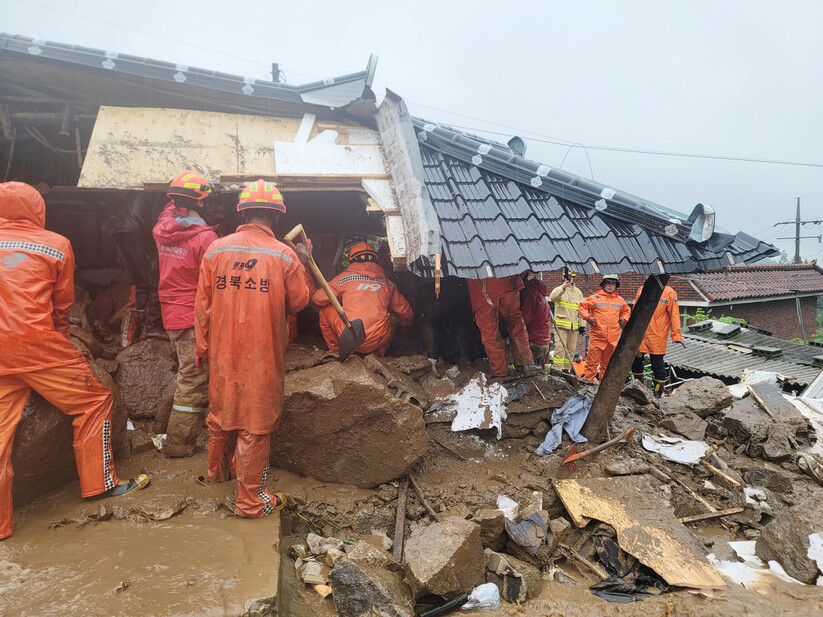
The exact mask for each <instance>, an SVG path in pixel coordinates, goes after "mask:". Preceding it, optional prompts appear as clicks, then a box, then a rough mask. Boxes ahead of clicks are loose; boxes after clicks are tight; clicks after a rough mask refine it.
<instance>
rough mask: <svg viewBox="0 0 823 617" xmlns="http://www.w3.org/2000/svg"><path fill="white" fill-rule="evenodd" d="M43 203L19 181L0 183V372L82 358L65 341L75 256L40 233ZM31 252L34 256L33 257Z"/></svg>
mask: <svg viewBox="0 0 823 617" xmlns="http://www.w3.org/2000/svg"><path fill="white" fill-rule="evenodd" d="M45 224H46V205H45V203H44V202H43V198H42V197H41V196H40V194H39V193H38V192H37V191H36V190H35V189H33V188H32V187H30V186H29V185H27V184H24V183H22V182H6V183H4V184H2V185H0V278H2V281H3V284H2V285H0V350H2V352H0V374H3V375H12V374H17V373H28V372H31V371H38V370H41V369H46V368H52V367H56V366H67V365H69V364H72V363H74V362H76V361H78V360H82V358H83V356H82V354H81V353H80V350H79V349H78V348H77V347H75V346H74V345H72V344H71V343H70V342H69V337H70V336H71V333H70V331H69V311H70V310H71V305H72V303H73V302H74V253H73V252H72V249H71V243H70V242H69V241H68V239H66V238H64V237H63V236H61V235H59V234H56V233H54V232H52V231H47V230H46V229H44V227H45ZM32 253H36V256H37V258H36V259H35V258H34V257H33V256H32Z"/></svg>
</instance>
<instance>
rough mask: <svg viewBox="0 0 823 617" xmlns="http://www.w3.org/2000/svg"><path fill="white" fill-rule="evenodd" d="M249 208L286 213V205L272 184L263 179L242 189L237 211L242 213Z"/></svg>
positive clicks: (278, 190)
mask: <svg viewBox="0 0 823 617" xmlns="http://www.w3.org/2000/svg"><path fill="white" fill-rule="evenodd" d="M250 208H265V209H267V210H275V211H277V212H282V213H283V214H285V213H286V204H285V202H284V201H283V196H282V195H281V194H280V189H278V188H277V187H276V186H275V184H274V182H266V181H265V180H263V179H260V180H255V181H254V182H252V183H251V184H249V185H248V186H246V187H245V188H244V189H243V192H241V193H240V199H239V200H238V202H237V211H238V212H242V211H243V210H247V209H250Z"/></svg>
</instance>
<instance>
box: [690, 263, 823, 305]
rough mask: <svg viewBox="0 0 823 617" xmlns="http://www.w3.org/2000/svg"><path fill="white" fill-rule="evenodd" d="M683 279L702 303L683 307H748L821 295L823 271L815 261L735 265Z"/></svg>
mask: <svg viewBox="0 0 823 617" xmlns="http://www.w3.org/2000/svg"><path fill="white" fill-rule="evenodd" d="M686 280H687V281H688V282H689V284H690V285H691V286H692V287H693V288H694V290H695V291H696V292H697V293H698V294H699V295H700V296H701V298H702V299H703V302H690V303H683V304H684V306H707V307H709V306H718V305H727V304H731V303H734V304H747V303H754V302H769V301H774V300H785V299H793V298H804V297H809V296H819V295H821V294H823V270H822V269H821V268H820V266H818V265H817V263H816V262H812V263H808V264H756V265H748V266H747V265H737V266H730V267H728V268H723V269H722V270H717V271H713V272H695V273H692V274H689V275H688V276H686Z"/></svg>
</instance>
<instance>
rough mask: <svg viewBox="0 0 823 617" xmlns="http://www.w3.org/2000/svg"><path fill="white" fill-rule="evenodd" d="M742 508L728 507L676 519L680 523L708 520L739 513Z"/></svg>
mask: <svg viewBox="0 0 823 617" xmlns="http://www.w3.org/2000/svg"><path fill="white" fill-rule="evenodd" d="M741 512H743V508H728V509H727V510H718V511H717V512H706V513H705V514H695V515H694V516H684V517H682V518H679V519H677V520H678V521H680V522H681V523H697V522H699V521H708V520H711V519H713V518H720V517H721V516H729V515H731V514H740V513H741Z"/></svg>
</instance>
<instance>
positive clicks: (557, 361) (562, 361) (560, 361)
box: [552, 356, 572, 364]
mask: <svg viewBox="0 0 823 617" xmlns="http://www.w3.org/2000/svg"><path fill="white" fill-rule="evenodd" d="M552 362H553V363H554V364H571V363H572V361H571V360H569V359H568V358H558V357H557V356H555V357H554V358H552Z"/></svg>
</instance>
